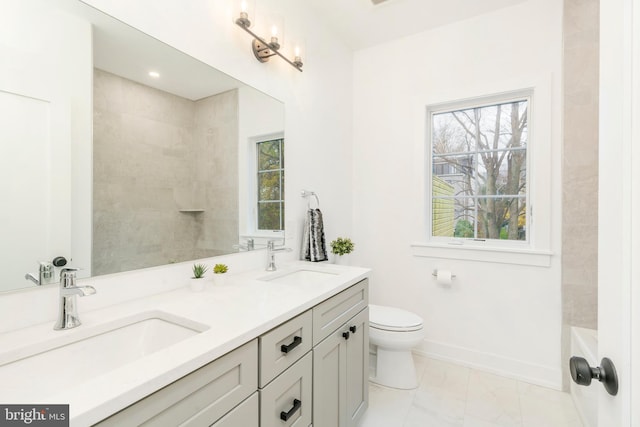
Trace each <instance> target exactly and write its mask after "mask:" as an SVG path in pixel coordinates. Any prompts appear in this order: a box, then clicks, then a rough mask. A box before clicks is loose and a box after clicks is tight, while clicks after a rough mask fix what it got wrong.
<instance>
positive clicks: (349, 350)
mask: <svg viewBox="0 0 640 427" xmlns="http://www.w3.org/2000/svg"><path fill="white" fill-rule="evenodd" d="M368 292H369V291H368V281H367V279H364V280H362V281H360V282H358V283H356V284H355V285H353V286H351V287H349V288H347V289H346V290H344V291H342V292H340V293H339V294H337V295H334V296H333V297H331V298H329V299H327V300H325V301H323V302H321V303H320V304H318V305H316V306H315V307H313V308H312V309H310V310H307V311H306V312H304V313H302V314H300V315H298V316H296V317H294V318H293V319H290V320H288V321H286V322H284V323H282V324H280V325H279V326H277V327H275V328H273V329H272V330H270V331H268V332H265V333H264V334H262V335H261V336H259V337H258V338H257V339H254V340H252V341H250V342H248V343H247V344H245V345H243V346H241V347H238V348H237V349H235V350H233V351H231V352H229V353H227V354H226V355H224V356H222V357H220V358H218V359H216V360H214V361H212V362H211V363H209V364H207V365H205V366H203V367H202V368H200V369H197V370H196V371H194V372H192V373H190V374H188V375H186V376H185V377H183V378H181V379H179V380H177V381H176V382H174V383H172V384H170V385H168V386H166V387H164V388H162V389H160V390H158V391H156V392H155V393H153V394H151V395H149V396H147V397H145V398H144V399H142V400H140V401H138V402H136V403H134V404H132V405H131V406H129V407H127V408H125V409H123V410H122V411H120V412H118V413H116V414H114V415H112V416H110V417H109V418H107V419H105V420H102V421H101V422H99V423H98V424H96V425H98V426H101V427H106V426H117V427H126V426H147V427H149V426H159V427H165V426H169V425H171V426H174V425H175V426H178V425H179V426H182V427H187V426H188V427H196V426H202V427H258V426H260V427H309V426H311V425H312V424H313V426H314V427H355V425H356V423H357V422H358V420H359V419H360V417H361V415H362V414H363V413H364V411H365V410H366V408H367V404H368V390H369V389H368V375H367V374H368V369H369V309H368V300H369V298H368Z"/></svg>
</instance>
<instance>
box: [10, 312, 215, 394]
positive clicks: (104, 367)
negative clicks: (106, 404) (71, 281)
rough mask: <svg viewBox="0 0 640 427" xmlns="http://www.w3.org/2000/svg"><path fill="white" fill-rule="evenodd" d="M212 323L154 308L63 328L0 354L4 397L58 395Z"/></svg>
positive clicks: (184, 337)
mask: <svg viewBox="0 0 640 427" xmlns="http://www.w3.org/2000/svg"><path fill="white" fill-rule="evenodd" d="M207 329H208V327H207V326H206V325H203V324H201V323H198V322H194V321H191V320H189V319H185V318H182V317H179V316H174V315H171V314H169V313H165V312H161V311H150V312H144V313H139V314H136V315H134V316H131V317H127V318H122V319H118V320H115V321H113V322H109V323H106V324H104V325H98V326H95V327H91V328H87V329H83V327H82V326H81V327H79V328H77V329H74V330H71V331H64V332H62V333H61V336H60V337H59V338H58V337H56V338H53V339H51V340H49V341H46V342H43V343H38V344H36V345H33V346H31V347H30V348H29V349H27V350H26V351H25V350H22V351H14V352H13V353H15V354H13V355H8V354H4V355H0V356H1V358H0V363H1V365H0V381H1V382H2V384H4V386H3V387H2V388H1V389H0V401H8V400H9V399H11V401H16V400H19V399H22V400H24V401H25V402H32V401H35V400H37V399H39V398H45V397H47V396H51V395H54V394H55V393H56V392H60V391H62V390H64V389H66V388H68V387H72V386H75V385H78V384H81V383H83V382H86V381H88V380H90V379H92V378H94V377H97V376H99V375H102V374H105V373H107V372H109V371H112V370H115V369H117V368H120V367H122V366H124V365H127V364H128V363H131V362H134V361H136V360H138V359H141V358H143V357H145V356H148V355H150V354H152V353H155V352H157V351H160V350H162V349H164V348H167V347H169V346H171V345H173V344H176V343H178V342H180V341H183V340H185V339H187V338H189V337H192V336H194V335H197V334H199V333H201V332H204V331H205V330H207ZM25 353H26V354H25ZM7 359H8V360H7Z"/></svg>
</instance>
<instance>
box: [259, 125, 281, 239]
mask: <svg viewBox="0 0 640 427" xmlns="http://www.w3.org/2000/svg"><path fill="white" fill-rule="evenodd" d="M256 154H257V158H256V164H257V190H258V191H257V215H256V217H257V229H258V230H261V231H282V230H284V138H277V139H270V140H266V141H258V142H257V143H256Z"/></svg>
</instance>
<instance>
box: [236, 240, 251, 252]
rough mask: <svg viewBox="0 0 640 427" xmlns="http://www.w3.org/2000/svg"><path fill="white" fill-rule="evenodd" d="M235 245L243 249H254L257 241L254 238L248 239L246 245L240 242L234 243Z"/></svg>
mask: <svg viewBox="0 0 640 427" xmlns="http://www.w3.org/2000/svg"><path fill="white" fill-rule="evenodd" d="M233 247H234V248H236V249H240V250H243V251H252V250H254V249H255V248H256V246H255V242H254V240H253V239H247V244H246V245H242V244H238V245H233Z"/></svg>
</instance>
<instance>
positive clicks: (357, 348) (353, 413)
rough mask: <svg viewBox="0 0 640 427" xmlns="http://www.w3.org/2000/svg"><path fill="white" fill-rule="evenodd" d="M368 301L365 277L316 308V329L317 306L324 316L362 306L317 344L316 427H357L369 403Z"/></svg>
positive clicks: (315, 350) (319, 313)
mask: <svg viewBox="0 0 640 427" xmlns="http://www.w3.org/2000/svg"><path fill="white" fill-rule="evenodd" d="M343 294H344V295H343ZM367 301H368V288H367V283H366V280H365V281H362V282H360V283H358V284H356V285H354V287H352V288H349V289H347V290H346V291H344V292H343V293H341V294H338V295H336V296H335V297H333V298H331V299H329V300H327V301H325V302H323V303H322V304H320V305H318V306H317V307H315V308H314V309H313V310H314V331H315V326H316V324H315V318H316V310H318V311H317V316H320V315H323V317H324V314H323V313H327V312H331V311H333V312H334V313H336V314H337V315H338V316H340V315H341V314H342V313H345V312H348V313H353V311H352V309H353V307H358V308H360V310H359V311H357V312H356V313H357V314H355V315H354V316H353V317H351V318H348V319H346V320H343V323H341V324H339V325H338V324H335V326H336V329H335V330H334V331H332V332H330V333H329V335H328V336H326V337H325V338H324V339H323V340H322V341H321V342H320V343H318V344H317V345H316V346H315V347H314V348H313V408H314V412H313V425H314V427H351V426H354V427H355V426H356V424H357V422H358V421H359V419H360V417H361V416H362V414H363V413H364V411H365V410H366V408H367V406H368V401H369V395H368V390H369V388H368V375H367V374H368V369H369V309H368V307H367ZM363 302H364V304H363ZM342 318H343V319H344V317H342ZM327 319H328V318H327ZM329 323H331V322H325V324H329ZM325 331H327V330H326V329H325ZM323 335H324V334H323ZM314 338H315V335H314Z"/></svg>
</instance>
